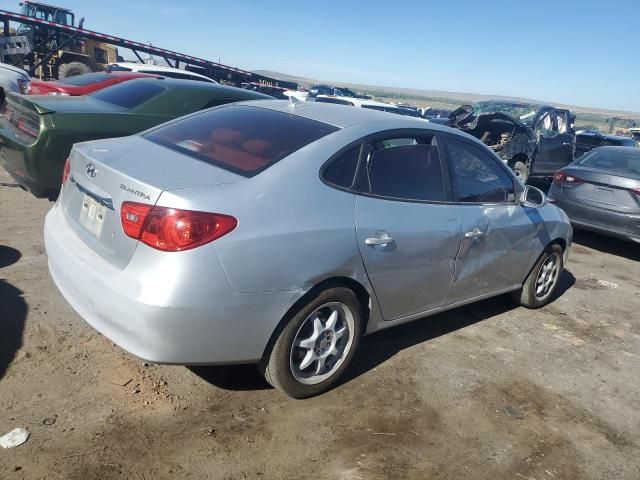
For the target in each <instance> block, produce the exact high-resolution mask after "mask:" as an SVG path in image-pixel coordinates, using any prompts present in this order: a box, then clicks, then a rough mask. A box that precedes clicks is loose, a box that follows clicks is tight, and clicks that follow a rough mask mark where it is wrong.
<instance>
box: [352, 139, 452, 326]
mask: <svg viewBox="0 0 640 480" xmlns="http://www.w3.org/2000/svg"><path fill="white" fill-rule="evenodd" d="M360 158H361V160H360V166H359V171H358V180H357V185H356V190H358V193H359V194H360V195H358V196H356V211H355V222H356V237H357V241H358V247H359V249H360V253H361V256H362V260H363V262H364V265H365V268H366V271H367V274H368V276H369V280H370V282H371V284H372V286H373V289H374V291H375V294H376V297H377V299H378V302H379V304H380V308H381V310H382V314H383V317H384V319H385V320H395V319H398V318H402V317H406V316H409V315H413V314H418V313H421V312H426V311H428V310H431V309H434V308H438V307H440V306H441V305H442V302H443V300H444V298H445V295H446V293H447V289H448V288H449V284H450V282H451V278H452V275H453V269H454V264H455V256H456V254H457V252H458V248H459V246H460V216H459V209H458V207H456V206H455V205H453V204H452V203H451V192H450V188H449V186H448V181H447V174H446V172H445V171H444V169H443V163H442V158H441V155H440V149H439V147H438V141H437V137H436V136H435V135H433V134H426V133H424V131H420V133H419V134H413V133H398V134H395V135H394V134H389V135H387V136H385V137H377V138H374V139H370V140H369V141H368V142H367V143H366V144H365V146H364V151H363V154H362V155H361V157H360Z"/></svg>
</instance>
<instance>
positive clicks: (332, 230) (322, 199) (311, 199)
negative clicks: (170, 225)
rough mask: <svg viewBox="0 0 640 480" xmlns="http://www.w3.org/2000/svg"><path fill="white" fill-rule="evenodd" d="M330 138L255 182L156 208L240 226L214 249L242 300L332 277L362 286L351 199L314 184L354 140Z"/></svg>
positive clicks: (174, 197)
mask: <svg viewBox="0 0 640 480" xmlns="http://www.w3.org/2000/svg"><path fill="white" fill-rule="evenodd" d="M329 137H331V140H332V141H331V140H329V141H327V140H328V139H329ZM329 137H325V138H324V139H322V140H321V141H318V142H316V143H314V144H311V145H308V146H307V147H304V148H303V149H301V150H299V151H298V152H295V153H294V154H293V155H291V156H289V157H287V158H285V159H284V160H282V161H280V162H279V163H277V164H276V165H274V166H272V167H271V168H269V169H267V170H266V171H264V172H262V173H260V174H259V175H257V176H255V177H253V178H243V179H241V180H239V181H238V182H237V183H232V184H227V185H218V186H214V187H206V188H193V189H183V190H176V191H173V192H172V191H169V192H165V193H163V194H162V196H161V197H160V199H159V201H158V204H159V205H165V206H173V207H178V208H187V209H188V208H193V209H196V210H207V211H213V212H218V213H224V214H228V215H233V216H235V217H236V218H237V219H238V222H239V225H238V227H237V228H236V230H234V231H233V232H232V233H230V234H229V235H227V236H225V237H223V238H221V239H219V240H217V241H216V242H215V243H214V246H215V249H216V251H217V252H218V255H219V257H220V260H221V262H222V265H223V268H224V270H225V273H226V274H227V277H228V280H229V284H230V285H231V286H232V288H233V289H235V290H237V291H239V292H246V293H256V292H273V291H284V290H300V291H306V290H308V289H309V288H311V287H313V286H314V285H316V284H317V283H319V282H321V281H323V280H325V279H327V278H331V277H335V276H346V277H349V278H354V279H358V281H361V283H367V280H366V273H365V272H364V268H363V265H362V261H361V258H360V254H359V251H358V247H357V244H356V238H355V227H354V225H355V223H354V208H355V196H354V195H353V194H351V193H348V192H344V191H340V190H337V189H335V188H332V187H330V186H328V185H326V184H324V183H323V182H322V181H321V180H320V177H319V171H320V168H321V166H322V165H323V163H324V162H325V161H326V160H328V159H329V158H330V157H331V156H332V155H333V154H334V153H336V151H338V150H339V149H340V147H341V146H342V145H344V144H345V143H343V139H350V138H352V134H351V133H345V132H344V131H338V132H335V133H334V134H332V135H330V136H329ZM345 141H346V140H345ZM347 143H348V141H347ZM211 168H216V167H211ZM203 181H204V180H203Z"/></svg>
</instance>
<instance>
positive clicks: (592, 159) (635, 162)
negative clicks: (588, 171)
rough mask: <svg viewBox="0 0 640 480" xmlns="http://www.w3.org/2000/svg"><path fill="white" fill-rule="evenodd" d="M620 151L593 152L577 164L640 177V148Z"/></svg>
mask: <svg viewBox="0 0 640 480" xmlns="http://www.w3.org/2000/svg"><path fill="white" fill-rule="evenodd" d="M622 150H623V149H620V150H615V151H612V150H602V151H601V150H591V151H590V152H589V153H587V154H585V155H584V156H583V157H582V158H581V159H580V160H578V161H577V164H578V165H580V166H582V167H591V168H598V169H601V170H608V171H611V172H615V173H622V174H626V175H640V148H629V151H628V152H625V151H622Z"/></svg>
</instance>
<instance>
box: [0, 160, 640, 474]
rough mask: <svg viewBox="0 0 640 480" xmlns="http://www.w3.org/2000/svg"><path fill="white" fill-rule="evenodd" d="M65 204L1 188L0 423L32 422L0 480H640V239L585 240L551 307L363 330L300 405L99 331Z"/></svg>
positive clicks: (1, 177)
mask: <svg viewBox="0 0 640 480" xmlns="http://www.w3.org/2000/svg"><path fill="white" fill-rule="evenodd" d="M0 182H4V183H11V180H10V178H9V177H8V176H7V175H6V174H5V173H4V172H2V173H0ZM50 206H51V204H50V203H49V202H48V201H46V200H37V199H34V198H32V197H31V196H30V195H29V194H27V193H26V192H23V191H22V190H20V189H18V188H13V187H11V186H4V185H3V186H0V434H3V433H6V432H8V431H10V430H11V429H13V428H15V427H25V428H27V429H28V430H29V431H30V432H31V437H30V438H29V440H28V441H27V442H26V443H25V444H23V445H22V446H19V447H17V448H13V449H9V450H3V449H0V478H1V479H9V480H10V479H57V478H65V479H67V478H68V479H93V478H100V479H112V478H126V479H146V480H150V479H163V478H191V479H205V478H206V479H272V478H303V477H308V478H328V479H348V480H351V479H385V478H393V479H404V478H415V479H460V478H473V479H514V480H551V479H556V480H560V479H562V480H569V479H632V480H637V479H639V478H640V435H639V433H640V382H639V379H640V314H639V313H638V312H639V311H640V276H639V273H640V269H639V266H640V263H639V262H640V246H637V245H631V244H626V243H624V242H620V241H616V240H613V239H607V238H604V237H599V236H597V235H592V234H584V233H578V234H577V235H576V243H575V244H574V247H573V250H572V252H571V256H570V261H569V263H568V265H567V270H566V272H565V273H564V275H563V277H562V283H561V285H560V287H561V288H560V289H559V290H560V291H559V292H558V295H557V298H556V299H555V301H554V302H553V303H552V304H550V305H549V306H547V307H545V308H543V309H542V310H538V311H528V310H525V309H523V308H516V307H514V306H513V304H512V303H511V302H510V301H509V299H508V298H497V299H493V300H490V301H485V302H482V303H480V304H477V305H473V306H469V307H465V308H461V309H457V310H454V311H451V312H448V313H446V314H442V315H438V316H434V317H431V318H427V319H424V320H421V321H417V322H414V323H411V324H408V325H404V326H401V327H398V328H395V329H391V330H387V331H385V332H380V333H378V334H374V335H372V336H369V337H366V338H365V339H364V341H363V343H362V345H361V348H360V350H359V352H358V353H357V355H356V358H355V363H354V364H353V365H352V367H351V368H350V369H349V370H348V374H347V378H346V379H345V380H344V381H343V382H342V383H341V384H340V385H339V386H338V387H337V388H335V389H334V390H332V391H330V392H329V393H327V394H325V395H323V396H320V397H318V398H314V399H311V400H303V401H296V400H291V399H289V398H287V397H285V396H284V395H282V394H280V393H279V392H277V391H275V390H273V389H271V388H269V387H268V385H266V384H265V382H264V381H263V380H261V379H260V377H259V376H258V374H257V373H256V370H255V369H254V368H253V367H251V366H241V367H227V368H197V369H195V368H194V369H187V368H184V367H176V366H171V367H169V366H157V365H147V364H144V363H143V362H141V361H139V360H137V359H135V358H133V357H131V356H130V355H128V354H126V353H125V352H123V351H122V350H120V348H118V347H116V346H115V345H114V344H113V343H111V342H109V341H108V340H106V339H105V338H104V337H102V336H101V335H100V334H98V333H96V332H95V331H94V330H93V329H92V328H91V327H89V326H88V325H87V324H86V323H85V322H84V321H83V320H82V319H81V318H80V317H79V316H78V315H77V314H75V313H74V312H73V311H72V309H71V308H70V307H69V306H68V305H67V304H66V302H65V301H64V300H63V299H62V297H61V296H60V295H59V294H58V292H57V290H56V288H55V287H54V285H53V283H52V281H51V279H50V278H49V274H48V271H47V259H46V255H45V251H44V247H43V241H42V223H43V219H44V215H45V213H46V212H47V210H48V209H49V208H50ZM185 321H188V319H185Z"/></svg>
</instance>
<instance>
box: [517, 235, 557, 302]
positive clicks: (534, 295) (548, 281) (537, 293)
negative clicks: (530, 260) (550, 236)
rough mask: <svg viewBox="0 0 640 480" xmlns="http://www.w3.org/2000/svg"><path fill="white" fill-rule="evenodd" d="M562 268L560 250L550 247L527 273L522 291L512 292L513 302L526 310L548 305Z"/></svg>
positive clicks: (554, 246) (554, 245) (553, 246)
mask: <svg viewBox="0 0 640 480" xmlns="http://www.w3.org/2000/svg"><path fill="white" fill-rule="evenodd" d="M563 267H564V265H563V252H562V248H561V247H560V245H557V244H553V245H550V246H549V247H547V249H546V250H545V251H544V253H543V254H542V255H541V256H540V258H539V259H538V261H537V262H536V264H535V266H534V267H533V269H532V270H531V272H530V273H529V276H528V277H527V279H526V280H525V282H524V284H523V285H522V290H520V291H518V292H514V294H513V298H514V300H515V301H516V302H517V303H519V304H520V305H522V306H524V307H527V308H540V307H543V306H544V305H546V304H547V303H549V301H550V300H551V295H552V294H553V291H554V290H555V289H556V286H557V285H558V279H559V278H560V274H561V273H562V269H563Z"/></svg>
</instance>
